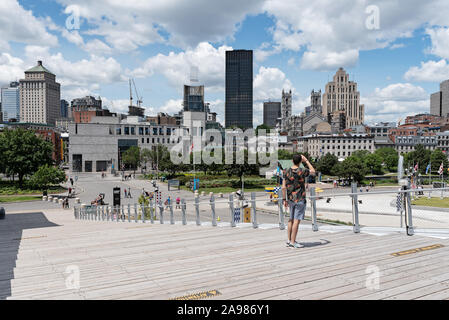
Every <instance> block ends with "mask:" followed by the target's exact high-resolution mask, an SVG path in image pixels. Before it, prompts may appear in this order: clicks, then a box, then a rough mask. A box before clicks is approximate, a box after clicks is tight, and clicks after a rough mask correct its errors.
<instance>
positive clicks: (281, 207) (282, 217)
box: [278, 189, 285, 230]
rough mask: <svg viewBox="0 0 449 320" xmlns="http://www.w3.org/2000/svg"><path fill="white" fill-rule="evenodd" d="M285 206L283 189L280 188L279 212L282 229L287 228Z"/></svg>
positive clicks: (280, 227)
mask: <svg viewBox="0 0 449 320" xmlns="http://www.w3.org/2000/svg"><path fill="white" fill-rule="evenodd" d="M283 206H284V203H283V201H282V189H279V190H278V212H279V229H280V230H284V229H285V222H284V210H283Z"/></svg>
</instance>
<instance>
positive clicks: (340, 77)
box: [323, 68, 365, 128]
mask: <svg viewBox="0 0 449 320" xmlns="http://www.w3.org/2000/svg"><path fill="white" fill-rule="evenodd" d="M364 109H365V108H364V105H363V104H360V92H359V91H357V83H356V82H354V81H350V80H349V74H347V73H346V71H345V70H344V69H343V68H340V69H338V71H337V73H336V74H335V75H334V81H331V82H328V83H327V84H326V89H325V92H324V94H323V115H324V116H325V117H328V116H329V115H331V114H333V113H334V112H335V111H344V113H345V117H346V128H350V127H352V126H357V125H360V124H362V123H363V120H364V114H365V110H364Z"/></svg>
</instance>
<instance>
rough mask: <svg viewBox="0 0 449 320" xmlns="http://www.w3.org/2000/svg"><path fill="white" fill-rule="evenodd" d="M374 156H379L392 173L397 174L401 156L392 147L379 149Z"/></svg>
mask: <svg viewBox="0 0 449 320" xmlns="http://www.w3.org/2000/svg"><path fill="white" fill-rule="evenodd" d="M374 154H376V155H378V156H379V157H380V158H381V159H382V160H383V163H384V165H385V167H386V169H387V170H388V171H390V172H396V171H397V168H398V161H399V155H398V152H397V151H396V150H395V149H394V148H391V147H386V148H380V149H377V150H376V151H375V152H374Z"/></svg>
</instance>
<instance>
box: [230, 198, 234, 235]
mask: <svg viewBox="0 0 449 320" xmlns="http://www.w3.org/2000/svg"><path fill="white" fill-rule="evenodd" d="M229 211H230V212H231V227H235V221H234V197H233V196H232V194H230V195H229Z"/></svg>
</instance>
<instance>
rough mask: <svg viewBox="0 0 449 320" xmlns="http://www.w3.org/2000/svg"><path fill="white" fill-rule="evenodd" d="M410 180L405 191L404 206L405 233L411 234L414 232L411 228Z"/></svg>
mask: <svg viewBox="0 0 449 320" xmlns="http://www.w3.org/2000/svg"><path fill="white" fill-rule="evenodd" d="M410 192H411V191H410V181H408V184H407V192H406V206H405V210H406V213H405V217H406V221H405V227H406V229H407V235H408V236H412V235H413V234H414V233H415V232H414V230H413V219H412V216H413V215H412V199H411V197H410Z"/></svg>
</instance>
